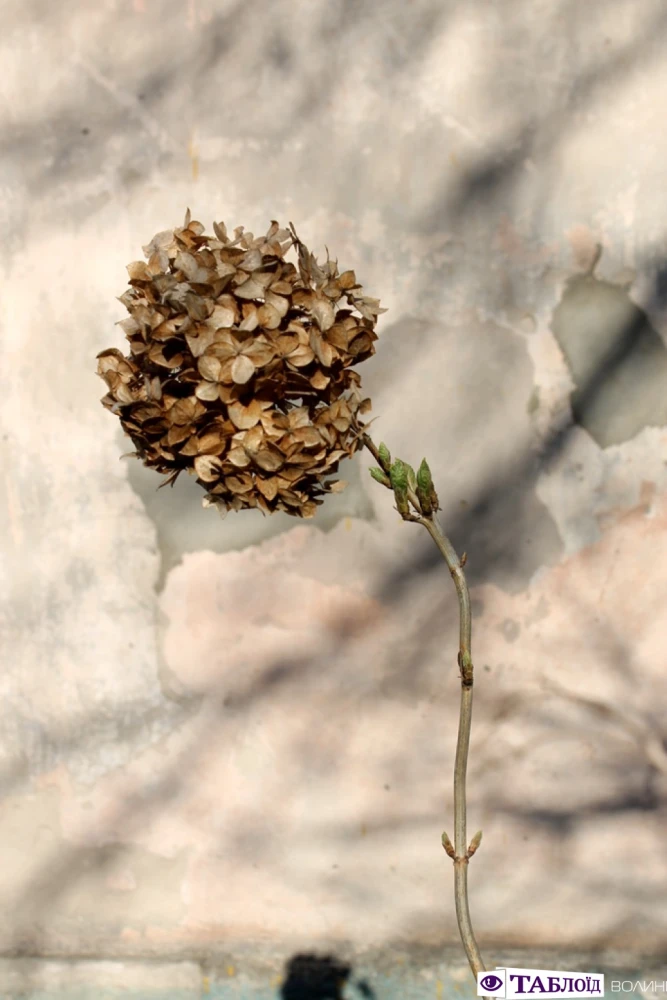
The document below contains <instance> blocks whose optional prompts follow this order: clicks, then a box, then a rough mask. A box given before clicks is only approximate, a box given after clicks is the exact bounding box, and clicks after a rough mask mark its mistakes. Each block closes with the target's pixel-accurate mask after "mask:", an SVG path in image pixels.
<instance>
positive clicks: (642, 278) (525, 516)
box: [0, 0, 667, 959]
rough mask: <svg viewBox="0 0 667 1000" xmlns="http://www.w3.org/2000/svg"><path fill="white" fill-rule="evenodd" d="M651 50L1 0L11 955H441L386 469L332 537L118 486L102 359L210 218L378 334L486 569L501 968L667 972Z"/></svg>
mask: <svg viewBox="0 0 667 1000" xmlns="http://www.w3.org/2000/svg"><path fill="white" fill-rule="evenodd" d="M666 34H667V7H666V6H665V4H664V2H663V0H641V2H638V0H587V2H585V3H581V2H576V0H571V2H566V0H498V2H491V0H482V2H478V3H466V2H464V0H449V2H447V0H411V2H408V0H403V2H402V0H374V2H372V3H371V2H368V3H363V2H356V3H355V2H351V0H349V2H348V0H246V2H244V3H242V2H236V0H221V2H218V3H214V2H213V0H188V2H186V0H164V2H158V0H122V2H121V0H98V2H96V3H95V4H77V3H69V4H68V3H61V4H51V3H48V2H46V0H20V2H19V0H6V2H5V4H4V8H3V33H2V39H1V40H0V46H1V47H2V65H3V83H2V93H3V102H2V108H1V112H0V113H1V122H0V138H1V144H2V150H3V156H2V160H1V162H0V216H1V218H2V232H3V234H4V235H3V239H2V241H1V242H0V255H1V257H2V283H3V291H2V311H1V313H0V324H1V326H2V332H1V339H0V347H1V351H2V356H1V360H0V387H1V391H0V407H1V411H2V417H1V424H2V426H1V428H0V430H1V435H0V448H1V454H2V470H3V475H2V488H1V489H0V506H1V508H2V512H1V513H2V516H1V518H0V531H1V532H2V562H1V566H0V643H1V650H2V664H3V666H2V672H1V674H0V683H1V684H2V698H1V699H0V712H1V723H0V725H1V727H2V728H1V732H2V740H1V744H2V761H1V771H0V778H1V781H2V788H3V798H2V805H1V808H0V844H1V845H2V875H1V877H0V951H1V952H2V953H4V954H5V955H12V954H15V953H16V952H17V951H21V952H23V953H25V954H30V955H46V954H49V955H57V956H65V957H66V956H70V957H71V956H90V957H94V958H98V959H99V958H113V957H118V956H121V957H122V956H125V957H131V956H139V957H147V956H148V957H150V956H157V957H161V958H165V957H174V956H188V955H198V956H204V957H206V956H218V957H219V956H220V955H224V954H233V953H234V952H235V949H237V950H238V949H243V948H248V947H251V946H253V943H255V944H257V943H259V944H261V945H262V947H264V946H266V947H271V948H276V949H278V951H280V952H281V953H282V954H284V955H285V956H289V954H290V953H292V952H294V951H296V950H299V949H302V950H303V949H304V948H305V949H313V948H327V947H329V948H334V949H335V948H337V947H339V946H340V947H348V946H349V947H354V948H362V949H363V948H365V947H375V948H384V949H387V951H388V952H391V951H392V949H396V948H397V947H401V948H402V947H411V946H412V945H413V944H415V945H416V944H419V945H420V946H424V947H433V948H434V949H436V951H437V949H439V948H440V947H441V946H442V945H443V944H444V943H447V942H449V943H452V944H455V943H456V940H457V930H456V924H455V920H454V915H453V904H452V900H451V884H452V873H451V866H450V863H449V861H448V860H447V858H446V857H445V855H444V853H443V851H442V848H441V846H440V834H441V831H442V830H443V829H444V828H448V829H449V831H450V833H452V832H453V830H452V794H451V772H452V763H453V753H454V744H455V736H456V722H457V712H458V707H457V705H458V679H457V669H456V662H455V657H456V648H457V645H456V644H457V608H456V601H455V594H454V590H453V587H452V585H451V581H450V579H449V575H448V573H447V572H446V570H445V569H444V567H443V565H442V564H441V563H440V562H439V561H438V559H437V553H435V552H434V551H432V546H430V545H429V539H428V537H426V533H425V532H421V531H420V529H419V528H418V526H416V525H410V524H403V523H402V522H401V521H400V520H399V519H398V516H397V514H396V512H395V511H394V510H393V509H392V503H391V498H390V496H389V494H388V493H387V492H386V491H384V490H383V489H382V488H381V487H380V486H378V485H377V484H375V483H373V482H372V481H371V480H370V477H369V476H368V473H367V471H366V470H367V467H368V466H369V464H372V462H370V461H369V458H366V457H365V455H363V454H362V455H360V456H357V457H355V459H354V460H353V461H351V462H349V463H347V466H348V467H347V468H342V469H341V473H342V475H343V478H346V479H348V480H349V482H350V486H349V488H348V489H347V490H346V491H345V492H344V493H342V494H341V495H339V496H336V497H331V498H330V499H329V500H328V501H327V503H326V504H325V505H324V507H323V508H322V509H321V511H320V512H319V513H318V515H317V517H316V518H315V519H314V520H313V521H312V522H307V523H304V522H298V521H296V520H295V519H292V518H289V517H288V516H286V515H281V514H277V515H275V516H274V517H271V518H268V519H262V517H261V515H260V514H257V516H254V515H255V512H245V513H240V514H237V515H234V514H230V515H229V517H228V518H227V519H226V520H224V521H221V520H220V519H219V517H218V515H217V513H216V512H215V510H213V509H209V510H204V509H202V507H201V497H202V492H201V490H200V489H199V488H198V487H197V486H196V485H195V484H194V482H193V481H192V480H189V479H188V481H186V482H183V481H182V480H179V481H178V482H177V484H176V486H175V487H174V489H173V490H160V491H159V492H156V487H157V485H158V484H159V482H160V478H159V477H158V476H157V475H156V474H154V473H152V472H149V471H147V470H145V469H143V468H142V467H141V466H140V465H139V464H138V463H137V462H136V460H134V459H124V460H122V461H119V455H121V454H122V453H123V452H127V451H129V450H131V445H130V443H129V442H128V440H127V439H124V438H123V437H122V435H121V433H120V428H119V427H118V426H117V421H116V420H115V419H113V418H112V417H111V416H110V415H109V413H107V412H106V411H105V410H103V408H102V406H101V405H100V403H99V399H100V397H101V396H102V394H103V392H104V385H103V383H102V382H101V380H100V379H98V378H97V376H96V375H95V374H94V370H95V354H96V353H97V352H98V351H99V350H101V349H103V348H105V347H109V346H122V345H123V337H122V334H121V332H120V330H119V328H118V327H114V323H115V322H116V321H117V320H119V319H121V318H123V316H124V311H123V309H122V307H121V305H120V304H119V303H118V302H117V301H116V298H115V297H116V296H118V295H120V294H121V293H122V292H123V290H124V288H125V283H126V280H127V276H126V272H125V265H126V264H127V263H128V262H130V261H131V260H135V259H139V258H140V257H141V246H142V244H145V243H147V242H148V240H149V239H150V238H151V237H152V236H153V234H154V233H155V232H157V231H158V230H161V229H164V228H167V227H171V226H176V225H180V224H181V221H182V218H183V214H184V212H185V208H186V207H187V206H190V208H191V209H192V212H193V215H194V217H195V218H198V219H200V220H201V221H202V222H204V223H205V225H206V226H207V228H209V227H210V225H211V223H212V221H213V219H223V220H224V221H225V222H227V224H228V225H232V226H235V225H239V224H242V225H244V226H246V227H247V228H249V229H251V230H253V231H254V232H263V231H264V229H265V228H266V227H267V226H268V223H269V220H270V219H273V218H276V219H278V220H279V221H280V222H281V223H284V224H286V223H287V221H288V220H291V221H293V222H294V223H295V225H296V226H297V229H298V231H299V234H300V236H301V237H302V238H303V239H304V240H305V241H306V243H308V244H309V245H310V246H312V248H313V249H315V250H316V252H318V253H323V252H324V246H325V244H326V246H328V247H329V249H330V250H331V252H332V255H334V256H337V257H338V259H339V261H340V263H341V265H343V266H344V267H350V268H354V269H355V270H356V272H357V274H358V276H359V278H360V280H361V281H362V282H363V284H364V287H365V289H367V291H368V294H372V295H377V296H379V297H380V298H381V299H382V303H383V305H384V306H386V307H388V309H389V311H388V312H387V313H386V314H385V315H384V316H382V317H381V321H380V326H379V330H380V333H381V336H380V338H379V341H378V344H377V355H376V357H375V358H373V359H371V360H370V361H369V362H367V363H365V364H364V365H363V366H361V368H360V372H361V374H362V376H363V379H364V387H365V389H366V390H367V391H368V393H369V394H370V395H371V397H372V399H373V415H374V416H375V417H376V418H377V420H376V423H375V425H374V428H373V433H374V436H375V438H376V439H377V440H380V439H383V440H385V441H386V442H387V443H388V444H389V446H390V447H391V449H392V451H393V452H394V453H395V454H399V455H400V456H401V457H403V458H405V459H406V460H408V461H412V462H413V463H415V462H416V463H418V462H419V461H420V459H421V458H422V456H423V455H426V456H428V459H429V461H430V464H431V467H432V469H433V471H434V476H435V479H436V485H437V486H438V488H439V491H440V495H441V500H442V506H443V511H442V515H441V517H442V523H443V525H445V526H446V528H447V530H448V532H449V533H450V535H451V537H452V539H453V541H454V544H455V545H456V546H457V548H458V550H459V551H462V550H464V549H465V550H466V551H467V553H468V560H469V561H468V570H469V574H468V575H469V581H470V585H471V591H472V598H473V610H474V615H475V618H474V634H473V646H474V648H473V652H474V657H475V662H476V669H477V680H478V685H477V689H476V690H477V695H476V699H477V700H476V705H475V722H474V733H473V739H472V748H471V765H470V776H469V803H470V804H469V812H470V824H471V827H470V829H471V832H473V831H474V830H475V829H477V828H478V827H480V826H481V827H482V828H483V830H484V842H483V845H482V848H481V850H480V852H479V854H478V855H477V856H476V857H475V859H474V863H473V864H472V865H471V876H470V877H471V908H472V913H473V918H474V922H475V925H476V928H477V932H478V936H479V939H480V943H481V945H482V949H483V951H484V950H485V949H488V948H489V947H494V948H496V949H500V951H496V954H497V955H499V956H500V957H501V958H502V954H503V953H502V948H503V947H509V946H510V945H512V946H516V947H519V946H540V947H550V948H566V949H571V948H580V949H597V950H599V949H602V950H604V949H607V948H625V949H628V950H630V951H647V950H649V951H657V952H660V951H661V950H663V949H665V947H667V909H666V908H665V905H664V899H665V893H666V891H667V855H666V854H665V848H664V831H665V815H666V809H667V804H666V798H665V796H666V794H667V755H666V753H665V742H664V741H665V737H666V735H667V731H666V729H665V699H666V697H667V674H666V673H665V668H664V655H665V654H664V650H665V646H666V643H667V624H666V622H665V617H664V613H663V611H664V606H665V599H666V598H667V530H666V529H667V497H666V496H665V485H666V483H667V432H666V430H665V424H666V423H667V391H666V390H667V379H666V373H667V354H666V349H665V333H666V331H667V313H666V308H667V294H666V289H667V284H666V274H667V272H666V271H665V251H666V249H667V243H666V239H665V227H666V223H665V217H666V216H665V208H666V204H665V184H664V179H665V162H666V161H667V133H666V132H665V129H664V107H665V101H666V100H667V64H666V63H665V60H664V57H663V54H664V44H665V35H666ZM597 244H600V245H601V247H602V255H601V258H600V260H599V262H598V263H597V267H596V268H595V270H594V271H592V270H591V268H592V266H593V264H594V261H595V257H596V253H597V251H596V245H597ZM422 535H423V537H422Z"/></svg>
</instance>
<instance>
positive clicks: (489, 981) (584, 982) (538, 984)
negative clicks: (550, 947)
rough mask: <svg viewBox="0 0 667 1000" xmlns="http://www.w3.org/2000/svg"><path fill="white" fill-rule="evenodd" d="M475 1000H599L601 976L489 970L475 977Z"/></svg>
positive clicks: (582, 973) (595, 973)
mask: <svg viewBox="0 0 667 1000" xmlns="http://www.w3.org/2000/svg"><path fill="white" fill-rule="evenodd" d="M477 996H478V997H502V998H503V1000H515V998H516V997H542V998H545V1000H546V998H549V997H560V998H562V1000H566V998H567V997H603V996H604V976H603V975H600V974H598V973H597V972H555V971H553V970H551V969H492V970H491V971H490V972H479V973H478V974H477Z"/></svg>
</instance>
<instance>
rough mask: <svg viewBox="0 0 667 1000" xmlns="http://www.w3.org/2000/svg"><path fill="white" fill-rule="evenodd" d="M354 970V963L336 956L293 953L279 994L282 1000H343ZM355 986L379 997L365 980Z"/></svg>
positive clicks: (372, 998)
mask: <svg viewBox="0 0 667 1000" xmlns="http://www.w3.org/2000/svg"><path fill="white" fill-rule="evenodd" d="M351 972H352V966H351V965H348V963H347V962H342V961H340V959H337V958H336V957H335V956H333V955H321V956H320V955H315V954H310V953H304V954H299V955H294V956H293V957H292V958H290V960H289V962H288V963H287V965H286V969H285V980H284V982H283V984H282V986H281V987H280V997H281V998H282V1000H343V997H344V994H343V990H344V989H345V985H346V983H347V981H348V979H349V977H350V973H351ZM352 985H354V986H355V987H356V989H357V991H358V993H359V996H361V997H366V998H367V1000H376V997H377V994H376V993H375V990H373V988H372V987H371V986H370V985H369V984H368V982H367V981H366V980H365V979H359V980H357V981H356V982H354V983H353V984H352Z"/></svg>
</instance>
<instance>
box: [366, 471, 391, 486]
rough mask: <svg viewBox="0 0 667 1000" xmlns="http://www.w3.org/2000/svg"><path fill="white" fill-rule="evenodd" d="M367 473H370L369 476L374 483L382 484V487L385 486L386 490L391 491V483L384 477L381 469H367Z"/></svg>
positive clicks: (384, 474) (386, 476) (387, 477)
mask: <svg viewBox="0 0 667 1000" xmlns="http://www.w3.org/2000/svg"><path fill="white" fill-rule="evenodd" d="M368 471H369V472H370V474H371V476H372V477H373V479H374V480H375V482H376V483H382V485H383V486H386V487H387V488H388V489H391V481H390V479H389V476H388V475H386V473H384V472H383V471H382V469H378V468H377V467H375V468H373V469H369V470H368Z"/></svg>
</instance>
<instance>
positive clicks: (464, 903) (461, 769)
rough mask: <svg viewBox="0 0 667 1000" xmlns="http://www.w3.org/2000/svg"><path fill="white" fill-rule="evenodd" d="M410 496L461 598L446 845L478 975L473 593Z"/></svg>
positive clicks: (464, 936) (459, 915)
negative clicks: (450, 824) (471, 805)
mask: <svg viewBox="0 0 667 1000" xmlns="http://www.w3.org/2000/svg"><path fill="white" fill-rule="evenodd" d="M363 441H364V444H365V445H366V447H367V448H368V450H369V451H370V452H371V454H372V455H373V457H374V458H375V460H376V462H378V464H379V465H380V467H381V468H383V471H385V472H387V473H388V472H389V469H385V468H384V465H385V463H383V462H382V460H381V456H380V454H379V452H378V449H377V448H376V446H375V445H374V443H373V442H372V441H371V439H370V438H369V437H368V435H367V434H364V435H363ZM408 499H409V501H410V503H411V505H412V507H413V508H414V509H415V511H416V515H415V514H411V513H408V514H403V515H402V517H403V519H404V520H406V521H415V522H416V523H417V524H421V525H423V527H424V528H426V530H427V531H428V533H429V535H430V536H431V538H432V539H433V541H434V543H435V545H436V547H437V548H438V551H439V552H440V553H441V555H442V557H443V559H444V560H445V562H446V563H447V568H448V569H449V572H450V574H451V577H452V579H453V581H454V586H455V587H456V594H457V597H458V602H459V653H458V664H459V670H460V676H461V703H460V710H459V731H458V738H457V741H456V759H455V763H454V844H453V845H452V844H451V842H450V841H449V838H448V837H447V835H446V834H443V846H444V847H445V850H446V851H447V853H448V854H449V855H450V857H451V858H452V860H453V862H454V902H455V905H456V919H457V922H458V925H459V931H460V933H461V941H462V942H463V947H464V949H465V953H466V956H467V958H468V962H469V963H470V968H471V969H472V971H473V975H474V976H475V977H477V973H478V972H483V971H484V970H485V966H484V963H483V961H482V956H481V955H480V951H479V947H478V945H477V941H476V940H475V934H474V932H473V929H472V922H471V920H470V910H469V907H468V861H469V858H470V857H471V856H472V854H474V852H475V851H476V850H477V847H478V846H479V841H480V839H481V834H477V835H476V836H475V837H474V838H473V842H472V843H471V844H470V847H468V843H467V833H466V773H467V767H468V748H469V746H470V727H471V723H472V690H473V663H472V653H471V632H472V618H471V613H470V594H469V592H468V584H467V583H466V578H465V573H464V572H463V565H464V564H465V557H464V558H462V559H459V557H458V556H457V554H456V551H455V549H454V546H453V545H452V543H451V542H450V540H449V539H448V538H447V536H446V535H445V534H444V532H443V531H442V529H441V528H440V526H439V524H438V523H437V521H436V520H435V517H434V514H428V515H425V514H423V513H422V510H421V506H420V504H419V500H418V498H417V496H416V495H415V494H414V492H413V491H412V490H409V491H408Z"/></svg>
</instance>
